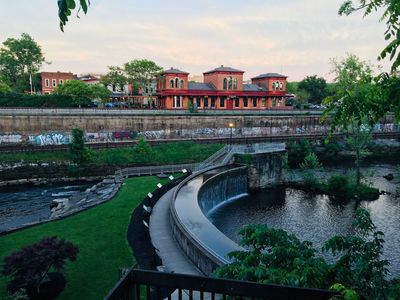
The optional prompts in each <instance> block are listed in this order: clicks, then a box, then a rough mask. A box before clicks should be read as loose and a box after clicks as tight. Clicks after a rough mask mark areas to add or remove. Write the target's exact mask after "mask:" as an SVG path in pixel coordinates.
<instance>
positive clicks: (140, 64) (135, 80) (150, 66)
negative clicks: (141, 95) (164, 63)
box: [124, 59, 163, 101]
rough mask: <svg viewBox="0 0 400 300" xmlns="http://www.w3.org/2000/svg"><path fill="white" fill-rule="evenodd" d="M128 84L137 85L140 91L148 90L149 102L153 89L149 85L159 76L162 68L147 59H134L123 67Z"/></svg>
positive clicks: (151, 98)
mask: <svg viewBox="0 0 400 300" xmlns="http://www.w3.org/2000/svg"><path fill="white" fill-rule="evenodd" d="M124 70H125V73H126V76H127V79H128V82H129V83H130V84H132V85H135V84H138V85H139V86H140V87H141V88H142V89H145V88H149V91H150V92H149V93H148V95H149V98H150V101H152V100H153V89H152V88H151V84H152V83H153V82H154V81H155V80H156V78H157V76H158V75H160V74H161V72H162V70H163V69H162V68H161V67H160V66H158V65H157V64H156V63H155V62H153V61H151V60H147V59H135V60H132V61H130V62H128V63H126V64H125V65H124Z"/></svg>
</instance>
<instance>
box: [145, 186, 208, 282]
mask: <svg viewBox="0 0 400 300" xmlns="http://www.w3.org/2000/svg"><path fill="white" fill-rule="evenodd" d="M174 191H175V188H173V189H171V190H169V191H168V192H167V193H165V194H164V196H162V197H161V198H160V200H158V202H157V204H156V205H155V206H154V207H153V210H152V212H151V216H150V237H151V241H152V242H153V245H154V247H155V248H156V251H157V254H158V256H159V257H160V258H161V260H162V263H163V266H164V268H165V271H166V272H171V273H179V274H189V275H202V273H201V272H200V271H199V270H198V269H197V268H196V266H195V265H194V264H193V263H192V262H191V261H190V260H189V259H188V258H187V257H186V254H185V253H184V252H183V251H182V250H181V248H180V247H179V245H178V243H177V242H176V241H175V239H174V237H173V234H172V229H171V224H170V221H169V206H170V203H171V200H172V196H173V194H174Z"/></svg>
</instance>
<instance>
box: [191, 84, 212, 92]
mask: <svg viewBox="0 0 400 300" xmlns="http://www.w3.org/2000/svg"><path fill="white" fill-rule="evenodd" d="M188 89H189V90H200V91H214V90H215V87H214V85H213V84H212V83H200V82H189V83H188Z"/></svg>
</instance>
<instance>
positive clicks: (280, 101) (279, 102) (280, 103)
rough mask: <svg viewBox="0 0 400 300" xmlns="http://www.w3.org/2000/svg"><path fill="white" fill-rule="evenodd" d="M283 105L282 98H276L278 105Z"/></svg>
mask: <svg viewBox="0 0 400 300" xmlns="http://www.w3.org/2000/svg"><path fill="white" fill-rule="evenodd" d="M281 106H283V98H278V107H281Z"/></svg>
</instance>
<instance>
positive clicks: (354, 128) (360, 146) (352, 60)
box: [324, 54, 385, 184]
mask: <svg viewBox="0 0 400 300" xmlns="http://www.w3.org/2000/svg"><path fill="white" fill-rule="evenodd" d="M332 65H333V70H332V73H333V74H335V79H334V81H335V83H336V93H335V94H334V95H333V96H329V97H327V98H326V99H325V101H324V103H325V104H326V105H327V106H328V108H327V109H326V110H325V112H324V117H325V118H326V119H328V118H329V119H330V122H331V133H334V132H335V131H336V130H338V129H339V130H345V131H346V132H348V133H349V134H350V138H349V139H348V141H349V142H350V143H349V145H351V146H352V148H353V150H354V151H355V155H356V160H355V163H356V170H357V184H359V183H360V177H361V175H360V162H361V159H362V153H363V151H364V149H365V148H366V146H367V145H368V142H369V137H370V135H371V130H372V126H373V125H374V124H375V123H376V122H377V121H378V120H379V118H380V117H381V116H382V115H383V114H384V111H385V108H384V105H383V102H384V101H383V100H382V99H383V94H382V89H381V86H380V85H379V84H377V83H376V82H375V79H374V77H373V72H372V67H371V66H370V64H368V63H366V62H364V61H361V60H360V59H359V58H358V57H357V56H355V55H353V54H348V55H347V57H345V58H344V59H342V60H337V59H333V60H332Z"/></svg>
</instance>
